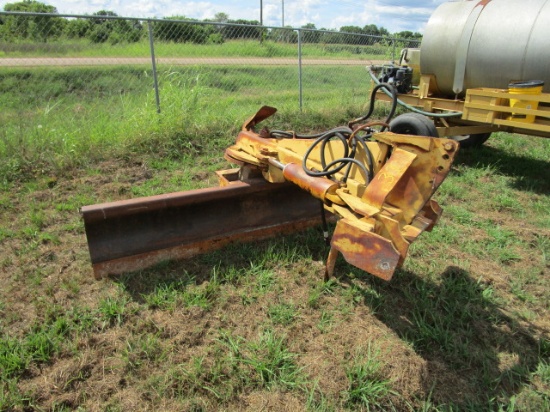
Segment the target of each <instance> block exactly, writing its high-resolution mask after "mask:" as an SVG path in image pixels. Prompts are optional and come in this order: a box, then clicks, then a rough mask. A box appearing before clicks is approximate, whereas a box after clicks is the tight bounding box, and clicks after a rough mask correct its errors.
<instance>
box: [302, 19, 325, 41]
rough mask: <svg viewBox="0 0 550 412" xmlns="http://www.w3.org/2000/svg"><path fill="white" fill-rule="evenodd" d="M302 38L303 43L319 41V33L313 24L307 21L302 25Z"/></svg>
mask: <svg viewBox="0 0 550 412" xmlns="http://www.w3.org/2000/svg"><path fill="white" fill-rule="evenodd" d="M302 29H307V30H302V36H303V37H302V39H303V42H304V43H319V40H320V39H321V33H320V32H319V31H317V28H316V27H315V24H313V23H307V24H304V25H303V26H302Z"/></svg>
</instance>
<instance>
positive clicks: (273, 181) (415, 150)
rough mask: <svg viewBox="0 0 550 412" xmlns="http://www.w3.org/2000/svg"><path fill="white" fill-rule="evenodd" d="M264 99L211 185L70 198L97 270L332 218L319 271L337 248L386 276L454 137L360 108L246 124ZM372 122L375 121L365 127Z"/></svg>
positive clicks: (113, 270)
mask: <svg viewBox="0 0 550 412" xmlns="http://www.w3.org/2000/svg"><path fill="white" fill-rule="evenodd" d="M275 112H276V109H275V108H273V107H269V106H264V107H262V108H261V109H260V110H259V111H258V112H257V113H256V114H255V115H254V116H252V117H250V118H249V119H248V120H246V121H245V123H244V124H243V127H242V130H241V132H240V133H239V135H238V136H237V138H236V141H235V144H233V145H231V146H230V147H228V148H227V149H226V151H225V158H226V159H227V160H228V161H230V162H231V163H233V164H238V165H239V166H240V169H238V170H235V171H233V172H229V171H225V172H224V171H222V172H219V173H218V174H219V176H220V186H221V187H219V188H210V189H200V190H192V191H188V192H180V193H172V194H167V195H160V196H152V197H147V198H141V199H133V200H125V201H120V202H113V203H106V204H100V205H95V206H86V207H83V208H82V209H81V211H82V215H83V217H84V223H85V228H86V236H87V238H88V245H89V250H90V257H91V260H92V264H93V268H94V274H95V276H96V277H97V278H101V277H104V276H106V275H109V274H119V273H123V272H129V271H133V270H137V269H143V268H146V267H150V266H152V265H154V264H155V263H157V262H160V261H163V260H175V259H183V258H188V257H191V256H194V255H197V254H199V253H204V252H207V251H210V250H214V249H217V248H220V247H222V246H224V245H226V244H228V243H231V242H243V241H251V240H255V239H261V238H267V237H271V236H274V235H277V234H281V233H290V232H294V231H298V230H302V229H304V228H306V227H309V226H313V225H317V224H319V223H321V222H323V223H324V226H325V227H324V232H325V240H327V241H328V238H329V235H328V226H326V222H324V220H325V219H326V217H327V216H333V217H335V218H336V219H339V220H338V222H337V224H336V227H335V229H334V233H333V236H332V239H331V242H330V246H331V249H330V252H329V255H328V257H327V262H326V273H325V276H326V277H327V278H328V277H330V276H332V275H333V274H334V271H335V267H336V260H337V257H338V255H342V257H343V258H344V259H345V260H346V261H347V262H348V263H350V264H352V265H354V266H356V267H358V268H360V269H362V270H365V271H367V272H369V273H371V274H373V275H374V276H378V277H380V278H382V279H384V280H390V279H391V278H392V276H393V274H394V272H395V270H396V269H397V268H398V267H400V266H401V265H402V264H403V262H404V260H405V258H406V256H407V253H408V249H409V246H410V244H411V243H412V242H414V241H415V240H416V239H417V238H418V236H419V235H420V234H421V233H423V232H425V231H430V230H431V229H432V227H433V226H434V225H435V224H436V223H437V220H438V219H439V217H440V215H441V212H442V210H441V208H440V207H439V205H438V204H437V202H435V201H434V200H432V199H431V197H432V195H433V194H434V193H435V191H436V190H437V188H438V187H439V185H440V184H441V183H442V182H443V180H444V179H445V178H446V176H447V174H448V173H449V171H450V170H451V165H452V163H453V160H454V158H455V156H456V153H457V151H458V148H459V145H458V143H457V142H455V141H454V140H449V139H435V138H432V137H425V136H411V135H401V134H395V133H392V132H391V131H386V130H385V129H386V127H387V122H386V123H381V122H367V123H363V124H358V122H360V121H363V120H365V117H363V118H360V119H356V120H353V121H351V122H350V123H349V124H348V125H347V126H339V127H336V128H334V129H331V130H329V131H326V132H323V133H321V134H317V135H299V134H297V133H295V132H293V131H280V130H279V131H277V130H273V131H270V130H269V129H267V128H265V127H264V128H263V129H262V130H261V131H259V132H258V133H257V132H256V131H255V130H254V128H255V126H256V125H257V124H258V123H260V122H261V121H263V120H265V119H267V118H268V117H269V116H271V115H273V114H274V113H275ZM379 126H382V128H381V130H377V129H376V127H379Z"/></svg>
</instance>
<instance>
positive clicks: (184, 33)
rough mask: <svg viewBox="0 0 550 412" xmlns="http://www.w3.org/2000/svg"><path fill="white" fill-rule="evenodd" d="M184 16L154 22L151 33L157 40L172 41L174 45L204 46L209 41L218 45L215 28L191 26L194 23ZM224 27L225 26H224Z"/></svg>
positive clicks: (200, 25)
mask: <svg viewBox="0 0 550 412" xmlns="http://www.w3.org/2000/svg"><path fill="white" fill-rule="evenodd" d="M196 21H197V20H194V19H189V18H187V17H185V16H171V17H165V18H164V19H163V21H156V22H155V23H154V25H153V33H154V34H155V37H156V38H157V39H159V40H164V41H172V42H175V43H186V42H190V43H197V44H204V43H207V42H209V41H211V42H212V43H219V42H220V41H219V39H218V38H217V36H216V35H215V34H216V28H215V27H214V26H211V25H204V24H193V23H186V22H196ZM224 27H225V26H224Z"/></svg>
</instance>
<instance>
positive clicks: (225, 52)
mask: <svg viewBox="0 0 550 412" xmlns="http://www.w3.org/2000/svg"><path fill="white" fill-rule="evenodd" d="M154 47H155V54H156V56H157V57H220V56H223V57H297V55H298V45H297V44H292V43H283V42H275V41H264V42H259V41H253V40H230V41H226V42H225V43H223V44H194V43H172V42H155V46H154ZM403 47H407V45H406V43H405V42H400V43H399V45H397V46H396V47H395V49H393V48H392V47H389V46H386V45H380V44H374V45H371V46H361V45H348V44H326V43H304V44H303V45H302V56H303V57H307V58H323V59H327V58H335V59H338V58H340V59H341V58H354V59H365V60H369V59H375V60H390V59H392V53H395V52H396V51H395V50H397V53H398V52H399V51H400V50H401V49H402V48H403ZM150 54H151V50H150V45H149V41H148V40H142V41H139V42H136V43H119V44H115V45H112V44H110V43H95V44H94V43H91V42H90V41H89V40H87V39H86V40H66V39H64V40H61V41H51V42H48V43H38V42H30V41H29V42H25V41H21V42H0V57H44V56H47V57H55V56H67V55H68V56H71V57H147V56H150ZM396 57H397V56H396Z"/></svg>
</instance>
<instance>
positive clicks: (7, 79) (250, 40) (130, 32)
mask: <svg viewBox="0 0 550 412" xmlns="http://www.w3.org/2000/svg"><path fill="white" fill-rule="evenodd" d="M417 46H418V41H409V40H399V39H395V38H391V37H379V36H369V35H361V34H352V33H341V32H329V31H319V30H311V29H293V28H280V27H265V26H260V25H253V24H227V23H218V22H197V21H187V20H174V19H136V18H121V17H118V16H112V15H109V13H106V15H101V16H97V15H94V16H76V15H59V14H36V13H34V14H33V13H16V12H0V102H1V106H2V111H1V113H0V123H1V124H2V126H1V128H0V130H1V132H0V137H2V139H0V144H2V141H3V142H4V145H6V144H17V143H13V142H18V139H17V138H15V139H14V138H13V136H17V135H21V136H23V135H29V133H30V134H31V135H36V136H42V137H41V138H46V137H43V136H44V134H45V130H46V129H47V130H49V131H51V130H53V131H54V132H51V133H55V132H56V131H57V132H59V130H61V127H60V124H63V128H62V130H63V133H66V134H69V135H70V134H77V133H78V134H80V135H82V136H84V137H85V138H88V139H93V138H94V136H96V135H98V134H101V133H110V132H113V131H112V130H110V129H111V128H114V127H115V126H116V124H118V123H120V122H123V121H128V120H129V119H128V116H135V117H136V118H135V119H130V121H134V122H139V118H141V117H142V116H143V113H144V111H154V112H157V113H159V112H160V113H162V114H165V113H167V112H168V113H169V112H173V113H177V112H188V113H193V112H194V111H197V110H200V111H201V114H204V112H205V111H212V112H213V113H216V112H218V115H219V114H220V113H219V112H220V111H223V113H221V114H223V115H226V116H227V115H228V112H231V111H232V110H234V111H236V112H238V110H239V109H240V108H242V110H241V111H244V112H245V113H247V114H249V113H251V112H253V110H255V109H252V108H251V107H255V108H257V107H259V106H261V105H263V104H268V105H272V106H275V107H279V108H285V109H286V110H293V111H296V110H302V109H305V110H308V111H310V112H315V111H318V110H321V109H325V110H326V109H327V107H329V106H331V105H338V106H339V107H352V106H354V107H363V106H364V104H365V102H366V101H367V91H368V89H369V85H370V79H369V76H368V72H367V69H366V67H367V66H369V65H370V64H372V63H375V62H376V63H378V62H389V61H391V60H395V59H396V57H397V56H398V55H399V53H400V50H401V49H402V48H403V47H417ZM220 102H223V104H222V105H219V103H220ZM135 108H139V109H140V110H139V111H135V110H132V109H135ZM135 113H141V114H140V115H136V114H135ZM229 114H231V113H229ZM235 118H242V114H241V113H240V112H239V113H238V114H236V116H235ZM97 119H100V120H101V121H100V122H97ZM97 124H100V125H101V126H96V125H97ZM67 125H70V127H69V128H68V126H67ZM68 140H71V139H68ZM6 142H8V143H6Z"/></svg>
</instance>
